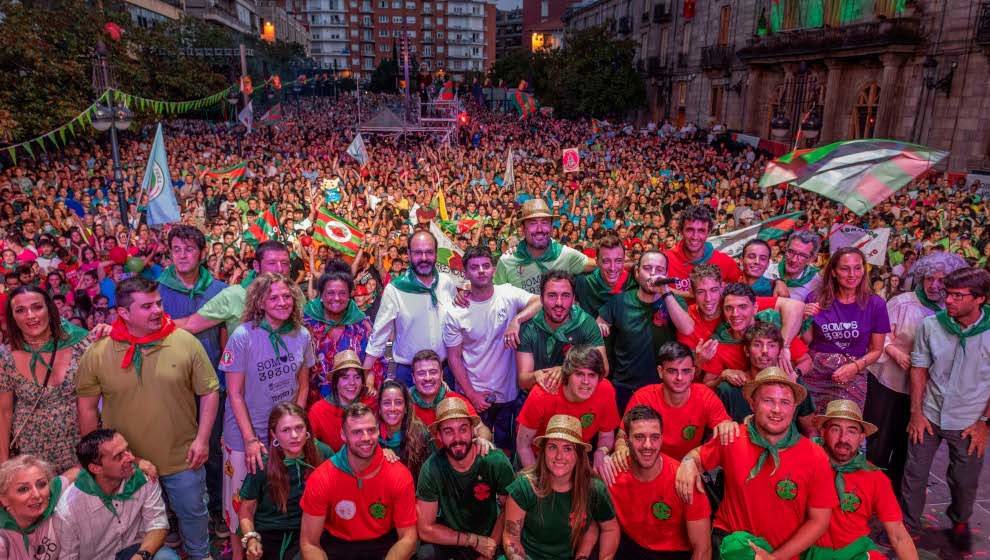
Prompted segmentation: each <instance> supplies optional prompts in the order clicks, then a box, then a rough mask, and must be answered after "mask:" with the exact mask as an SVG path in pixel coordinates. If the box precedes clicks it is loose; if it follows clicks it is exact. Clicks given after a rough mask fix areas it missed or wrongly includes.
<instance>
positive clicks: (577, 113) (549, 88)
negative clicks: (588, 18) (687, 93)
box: [491, 27, 646, 117]
mask: <svg viewBox="0 0 990 560" xmlns="http://www.w3.org/2000/svg"><path fill="white" fill-rule="evenodd" d="M634 54H635V44H634V43H633V42H632V41H626V40H616V39H615V38H614V37H612V35H611V34H610V33H609V32H608V31H607V30H606V29H605V28H604V27H594V28H590V29H585V30H582V31H579V32H577V33H573V34H570V35H568V36H567V38H566V39H565V41H564V47H563V48H560V49H556V50H540V51H537V52H535V53H531V52H529V51H528V50H526V49H518V50H516V51H515V52H512V53H509V54H508V55H507V56H505V57H503V58H501V59H499V60H497V61H496V62H495V65H494V66H493V68H492V75H491V78H492V82H493V83H495V84H497V83H498V81H499V80H504V82H505V86H506V87H516V85H518V84H519V81H520V80H526V81H528V82H529V83H530V84H531V85H532V86H533V88H534V89H535V90H536V97H537V98H538V99H539V101H540V104H541V105H547V106H551V107H553V108H554V111H555V112H556V114H557V115H560V116H564V117H587V116H593V117H614V116H621V115H624V114H626V113H628V112H629V111H630V110H635V109H636V108H638V107H641V106H642V105H643V103H644V102H645V100H646V90H645V87H644V84H643V79H642V78H641V77H640V76H639V74H637V73H636V70H635V68H634V67H633V57H634Z"/></svg>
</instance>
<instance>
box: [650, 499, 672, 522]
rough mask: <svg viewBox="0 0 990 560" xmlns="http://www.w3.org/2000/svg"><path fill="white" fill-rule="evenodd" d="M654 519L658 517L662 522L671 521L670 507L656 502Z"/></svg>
mask: <svg viewBox="0 0 990 560" xmlns="http://www.w3.org/2000/svg"><path fill="white" fill-rule="evenodd" d="M653 517H656V518H657V519H659V520H660V521H666V520H668V519H670V506H668V505H667V504H665V503H663V502H656V503H655V504H653Z"/></svg>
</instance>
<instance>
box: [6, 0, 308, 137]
mask: <svg viewBox="0 0 990 560" xmlns="http://www.w3.org/2000/svg"><path fill="white" fill-rule="evenodd" d="M102 6H103V11H101V10H100V9H98V8H96V7H94V6H93V3H92V2H87V1H85V0H50V1H48V2H15V1H13V0H0V13H2V14H3V19H2V20H0V72H2V75H3V76H5V77H6V78H7V79H5V80H4V81H3V83H2V84H0V109H3V110H6V111H8V112H9V115H10V118H9V119H7V120H5V121H4V124H3V126H4V127H5V130H3V131H0V137H5V138H6V139H7V141H17V140H22V139H26V138H30V137H33V136H36V135H38V134H42V133H45V132H47V131H49V130H52V129H54V128H56V127H58V126H60V125H62V124H65V123H66V122H67V121H69V120H70V119H72V118H74V117H75V116H76V115H78V114H79V112H80V111H82V110H83V109H85V108H86V107H88V106H89V105H90V104H91V103H92V102H93V100H94V99H95V98H96V97H97V94H96V93H95V92H94V90H93V52H94V47H95V45H96V42H97V40H100V39H102V40H103V41H104V42H105V43H106V44H107V46H108V47H109V48H110V60H111V66H112V68H113V73H114V78H115V81H116V84H117V86H118V88H119V89H120V90H122V91H125V92H127V93H131V94H134V95H138V96H142V97H147V98H152V99H164V100H170V101H180V100H188V99H197V98H200V97H204V96H207V95H209V94H211V93H215V92H217V91H219V90H221V89H223V88H224V87H226V86H228V85H230V84H231V83H232V81H233V80H235V79H236V77H237V76H239V75H240V61H239V60H237V59H236V58H230V59H213V58H202V57H194V56H182V55H181V54H180V49H182V48H185V47H207V48H235V47H236V46H237V45H238V44H239V43H240V42H244V43H245V44H246V46H248V48H251V49H253V50H254V53H255V56H254V57H251V58H249V69H250V72H251V74H252V75H253V76H254V77H255V80H256V82H257V81H258V80H259V78H262V79H267V77H268V76H269V75H271V74H272V73H276V72H277V73H280V74H282V76H283V77H287V78H289V79H291V78H292V77H293V75H294V74H293V72H292V67H293V66H296V67H298V66H301V65H302V62H303V58H304V53H303V51H302V49H301V48H300V47H299V45H295V44H293V45H287V44H284V43H276V44H275V45H268V44H267V43H264V42H262V41H260V40H258V39H256V38H254V37H245V36H242V35H238V34H235V33H232V32H229V31H227V30H223V29H220V28H218V27H217V26H213V25H209V24H207V23H206V22H203V21H201V20H198V19H196V18H189V17H186V18H182V19H181V20H179V21H172V22H165V23H162V24H159V25H157V26H155V27H154V28H152V29H143V28H141V27H138V26H136V25H134V24H133V23H132V20H131V17H130V15H129V14H128V13H127V12H126V7H125V5H124V3H123V2H122V0H104V1H103V2H102ZM110 21H112V22H114V23H116V24H117V25H119V26H120V27H121V29H123V31H124V32H123V36H122V38H121V39H120V41H119V42H113V41H111V40H110V39H109V37H108V36H107V34H106V33H105V32H104V31H103V27H104V25H105V24H106V23H107V22H110ZM138 116H139V117H140V116H141V115H138Z"/></svg>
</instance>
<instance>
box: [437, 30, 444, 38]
mask: <svg viewBox="0 0 990 560" xmlns="http://www.w3.org/2000/svg"><path fill="white" fill-rule="evenodd" d="M437 39H443V31H437Z"/></svg>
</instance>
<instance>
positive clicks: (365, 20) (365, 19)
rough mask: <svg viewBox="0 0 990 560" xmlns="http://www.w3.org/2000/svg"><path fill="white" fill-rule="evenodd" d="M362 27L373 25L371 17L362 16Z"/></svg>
mask: <svg viewBox="0 0 990 560" xmlns="http://www.w3.org/2000/svg"><path fill="white" fill-rule="evenodd" d="M361 24H362V25H369V26H370V25H371V16H361Z"/></svg>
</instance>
